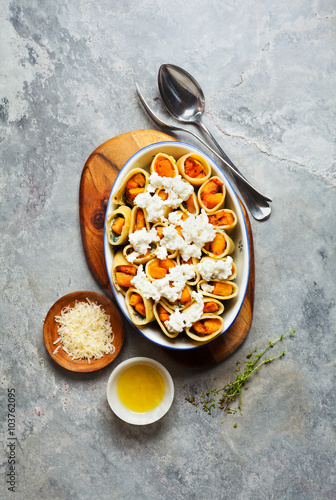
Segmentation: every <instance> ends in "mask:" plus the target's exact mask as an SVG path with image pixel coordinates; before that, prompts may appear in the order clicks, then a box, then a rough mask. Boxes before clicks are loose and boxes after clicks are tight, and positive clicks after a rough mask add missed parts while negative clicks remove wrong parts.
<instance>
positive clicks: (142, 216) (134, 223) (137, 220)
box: [129, 206, 150, 233]
mask: <svg viewBox="0 0 336 500" xmlns="http://www.w3.org/2000/svg"><path fill="white" fill-rule="evenodd" d="M143 228H145V229H146V231H149V230H150V224H149V222H148V221H147V217H146V213H145V211H144V210H143V208H140V207H137V206H135V207H133V208H132V210H131V219H130V227H129V232H130V233H134V231H140V230H141V229H143Z"/></svg>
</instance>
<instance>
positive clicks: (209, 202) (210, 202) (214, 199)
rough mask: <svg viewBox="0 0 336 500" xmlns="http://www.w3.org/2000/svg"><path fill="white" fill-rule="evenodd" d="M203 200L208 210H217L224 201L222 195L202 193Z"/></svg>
mask: <svg viewBox="0 0 336 500" xmlns="http://www.w3.org/2000/svg"><path fill="white" fill-rule="evenodd" d="M201 200H202V201H203V203H204V205H205V206H206V207H207V208H208V209H210V210H211V209H212V208H215V207H216V206H217V205H219V204H220V203H221V201H222V200H223V194H222V193H204V192H203V193H202V194H201Z"/></svg>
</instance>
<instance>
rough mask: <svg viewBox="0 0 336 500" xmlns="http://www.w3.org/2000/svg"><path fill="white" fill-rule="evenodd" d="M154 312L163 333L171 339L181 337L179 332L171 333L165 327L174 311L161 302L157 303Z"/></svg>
mask: <svg viewBox="0 0 336 500" xmlns="http://www.w3.org/2000/svg"><path fill="white" fill-rule="evenodd" d="M153 311H154V316H155V319H156V321H157V322H158V325H159V327H160V328H161V330H162V331H163V333H164V334H165V335H167V337H169V338H171V339H174V338H175V337H177V336H178V335H179V332H174V333H170V332H169V331H168V330H167V328H166V327H165V322H166V321H168V320H169V318H170V315H171V314H172V313H173V310H172V309H170V308H169V307H168V306H167V305H166V304H165V303H163V302H162V301H161V300H160V301H159V302H155V304H154V306H153Z"/></svg>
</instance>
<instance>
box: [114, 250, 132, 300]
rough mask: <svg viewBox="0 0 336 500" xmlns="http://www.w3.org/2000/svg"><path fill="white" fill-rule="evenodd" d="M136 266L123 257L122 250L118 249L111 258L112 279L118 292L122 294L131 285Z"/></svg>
mask: <svg viewBox="0 0 336 500" xmlns="http://www.w3.org/2000/svg"><path fill="white" fill-rule="evenodd" d="M137 269H138V268H137V266H135V265H133V264H130V263H129V262H128V261H127V260H126V259H125V257H124V255H123V253H122V250H119V251H118V252H117V253H116V254H115V256H114V259H113V264H112V280H113V284H114V286H115V288H116V290H118V292H120V293H122V294H123V295H125V294H126V292H127V290H128V289H129V288H130V287H131V286H132V283H131V281H132V279H133V278H134V276H135V275H136V273H137Z"/></svg>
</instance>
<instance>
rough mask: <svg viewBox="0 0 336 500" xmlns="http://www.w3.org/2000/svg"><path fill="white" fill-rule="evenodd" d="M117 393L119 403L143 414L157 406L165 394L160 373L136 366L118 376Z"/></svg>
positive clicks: (153, 369)
mask: <svg viewBox="0 0 336 500" xmlns="http://www.w3.org/2000/svg"><path fill="white" fill-rule="evenodd" d="M117 391H118V396H119V398H120V401H121V402H122V403H123V404H124V405H125V406H126V408H128V409H129V410H131V411H135V412H138V413H143V412H146V411H150V410H153V408H155V407H156V406H158V405H159V404H160V403H161V401H162V399H163V396H164V393H165V383H164V380H163V377H162V375H161V373H160V372H159V371H158V370H157V369H156V368H154V367H153V366H150V365H146V364H137V365H133V366H130V367H129V368H126V369H125V370H124V371H123V372H122V373H121V374H120V376H119V379H118V382H117Z"/></svg>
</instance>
